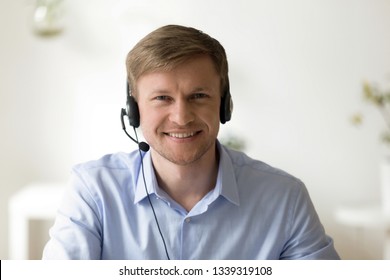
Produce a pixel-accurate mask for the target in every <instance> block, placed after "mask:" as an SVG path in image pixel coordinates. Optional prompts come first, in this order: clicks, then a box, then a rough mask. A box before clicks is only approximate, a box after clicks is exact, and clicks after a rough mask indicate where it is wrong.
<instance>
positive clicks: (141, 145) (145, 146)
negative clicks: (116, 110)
mask: <svg viewBox="0 0 390 280" xmlns="http://www.w3.org/2000/svg"><path fill="white" fill-rule="evenodd" d="M126 115H127V113H126V110H125V109H123V108H122V110H121V123H122V129H123V131H124V132H125V133H126V135H127V136H128V137H129V138H130V139H131V140H132V141H133V142H135V143H136V144H137V145H138V148H139V149H140V150H141V151H143V152H147V151H149V149H150V146H149V145H148V144H147V143H145V142H139V141H138V136H137V131H136V130H135V127H134V133H135V137H136V139H134V138H133V137H131V136H130V134H129V133H128V132H127V131H126V126H125V121H124V117H125V116H126Z"/></svg>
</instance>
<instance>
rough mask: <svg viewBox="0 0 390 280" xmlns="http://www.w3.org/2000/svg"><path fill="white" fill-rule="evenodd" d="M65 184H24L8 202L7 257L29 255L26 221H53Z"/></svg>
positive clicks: (25, 256)
mask: <svg viewBox="0 0 390 280" xmlns="http://www.w3.org/2000/svg"><path fill="white" fill-rule="evenodd" d="M65 186H66V183H35V184H30V185H27V186H26V187H24V188H22V189H21V190H20V191H18V192H17V193H16V194H15V195H13V196H12V197H11V199H10V201H9V205H8V207H9V240H10V242H9V259H16V260H26V259H28V258H29V244H28V243H29V235H30V229H29V221H30V220H54V218H55V215H56V212H57V208H58V206H59V203H60V201H61V198H62V195H63V192H64V189H65Z"/></svg>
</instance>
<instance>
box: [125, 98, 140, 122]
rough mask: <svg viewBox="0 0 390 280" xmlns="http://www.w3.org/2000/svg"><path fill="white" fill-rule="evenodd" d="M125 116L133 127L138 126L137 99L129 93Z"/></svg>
mask: <svg viewBox="0 0 390 280" xmlns="http://www.w3.org/2000/svg"><path fill="white" fill-rule="evenodd" d="M126 105H127V116H128V117H129V124H130V125H131V126H133V127H135V128H137V127H139V124H140V116H139V109H138V104H137V101H135V99H134V97H133V96H131V95H128V96H127V102H126Z"/></svg>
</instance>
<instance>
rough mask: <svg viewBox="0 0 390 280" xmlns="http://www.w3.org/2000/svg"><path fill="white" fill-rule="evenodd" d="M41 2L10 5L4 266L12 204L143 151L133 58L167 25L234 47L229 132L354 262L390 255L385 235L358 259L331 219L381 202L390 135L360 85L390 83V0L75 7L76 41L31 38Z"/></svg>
mask: <svg viewBox="0 0 390 280" xmlns="http://www.w3.org/2000/svg"><path fill="white" fill-rule="evenodd" d="M33 3H34V1H33V0H15V1H6V0H0V34H1V43H0V131H1V132H0V133H1V137H0V154H1V160H0V170H1V171H0V172H1V173H0V175H1V176H0V188H1V197H0V228H1V229H2V230H1V231H0V258H1V259H5V258H7V256H8V255H7V247H8V234H7V231H6V230H5V229H7V228H8V220H7V211H8V209H7V202H8V199H9V197H10V196H11V195H12V194H14V193H15V192H16V191H18V190H19V189H20V188H22V187H23V186H24V185H25V184H27V183H29V182H35V181H44V182H46V181H65V180H66V179H67V178H68V173H69V170H70V167H71V165H72V164H73V163H75V162H79V161H84V160H88V159H91V158H96V157H99V156H101V155H103V154H105V153H109V152H116V151H120V150H122V151H129V150H131V149H133V148H134V147H135V146H134V145H133V144H131V143H129V141H128V140H127V139H126V136H125V135H124V134H123V132H122V131H121V128H120V123H119V109H120V108H121V107H122V106H124V98H125V97H124V96H125V95H124V94H125V93H124V90H125V84H124V83H125V80H124V79H125V67H124V59H125V55H126V53H127V52H128V51H129V49H130V48H131V47H132V46H133V45H134V44H135V43H136V42H137V41H138V40H139V39H140V38H141V37H142V36H144V35H146V33H148V32H149V31H151V30H153V29H154V28H156V27H158V26H160V25H163V24H168V23H176V24H183V25H191V26H194V27H197V28H199V29H202V30H204V31H205V32H206V33H209V34H210V35H212V36H214V37H216V38H218V39H219V40H220V42H221V43H222V44H223V45H224V46H225V48H226V51H227V53H228V57H229V61H230V83H231V91H232V95H233V99H234V104H235V108H234V114H233V120H232V121H231V122H230V123H228V124H226V125H225V126H223V128H222V131H221V133H222V134H223V135H225V134H229V133H233V134H234V135H237V136H241V137H243V138H245V140H246V143H247V152H248V153H249V154H250V155H251V156H253V157H256V158H258V159H261V160H263V161H266V162H268V163H270V164H272V165H275V166H277V167H280V168H283V169H285V170H287V171H288V172H290V173H292V174H294V175H296V176H297V177H300V178H301V179H302V180H303V181H304V182H305V183H306V185H307V187H308V189H309V192H310V194H311V196H312V199H313V201H314V203H315V205H316V208H317V210H318V213H319V215H320V217H321V219H322V221H323V223H324V225H325V227H326V230H327V232H328V233H329V234H330V235H332V236H333V237H334V239H335V243H336V247H337V249H338V250H339V252H340V254H341V255H342V257H343V258H356V257H357V258H380V257H381V252H380V249H381V245H380V242H379V241H380V238H376V237H377V236H378V235H379V236H380V234H378V233H376V232H366V233H364V235H363V237H364V238H365V241H364V242H365V244H367V246H366V247H364V248H363V250H362V251H361V252H360V255H356V250H355V249H356V248H355V247H354V246H355V244H354V243H353V242H352V240H353V238H354V236H353V234H354V232H353V231H351V230H350V229H347V228H345V227H343V226H340V225H339V224H338V223H336V221H335V219H334V210H335V208H336V207H337V206H339V205H341V204H342V203H354V202H365V201H379V195H380V194H379V176H378V172H379V168H378V165H379V162H380V159H381V158H382V156H383V154H384V153H385V149H384V148H383V147H382V146H381V145H380V143H379V142H378V136H379V133H380V131H381V129H382V128H383V127H384V126H383V124H382V120H381V119H380V117H379V115H378V114H377V112H376V111H375V110H374V109H373V108H371V107H370V106H368V105H367V104H365V103H364V102H363V101H362V100H361V83H362V81H363V80H364V79H366V80H369V81H376V82H378V83H380V84H384V85H386V83H387V85H389V83H388V82H389V78H390V60H389V57H390V36H388V34H390V1H387V0H359V1H357V0H342V1H340V0H327V1H325V0H324V1H320V0H296V1H289V0H285V1H282V0H277V1H275V0H274V1H266V0H253V1H249V0H248V1H233V0H216V1H208V0H196V1H188V0H187V1H179V0H169V1H168V0H160V1H157V0H156V1H119V0H116V1H113V0H84V1H77V0H65V6H66V11H67V13H66V19H67V24H66V30H65V32H64V34H63V35H61V36H60V37H58V38H51V39H48V38H46V39H45V38H38V37H36V36H34V34H33V33H32V32H31V26H30V20H31V11H32V8H33ZM357 110H363V112H364V113H365V114H366V115H367V120H366V122H365V123H364V125H363V127H362V128H360V129H357V128H355V127H353V126H352V125H351V124H350V123H349V117H350V115H351V114H352V113H354V112H355V111H357ZM373 236H375V238H373ZM378 240H379V241H378Z"/></svg>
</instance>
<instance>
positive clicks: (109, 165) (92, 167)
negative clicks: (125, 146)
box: [72, 151, 140, 173]
mask: <svg viewBox="0 0 390 280" xmlns="http://www.w3.org/2000/svg"><path fill="white" fill-rule="evenodd" d="M139 163H140V157H139V154H138V151H133V152H131V153H123V152H119V153H114V154H107V155H104V156H102V157H101V158H99V159H95V160H90V161H86V162H83V163H79V164H76V165H74V166H73V168H72V171H73V172H75V173H84V172H88V173H90V172H92V173H93V172H101V171H113V172H115V171H120V170H129V169H130V170H131V169H132V168H134V167H135V166H137V165H138V164H139Z"/></svg>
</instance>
